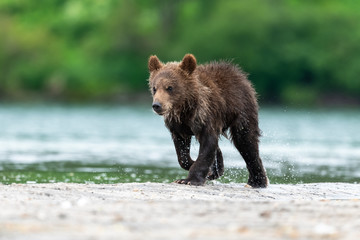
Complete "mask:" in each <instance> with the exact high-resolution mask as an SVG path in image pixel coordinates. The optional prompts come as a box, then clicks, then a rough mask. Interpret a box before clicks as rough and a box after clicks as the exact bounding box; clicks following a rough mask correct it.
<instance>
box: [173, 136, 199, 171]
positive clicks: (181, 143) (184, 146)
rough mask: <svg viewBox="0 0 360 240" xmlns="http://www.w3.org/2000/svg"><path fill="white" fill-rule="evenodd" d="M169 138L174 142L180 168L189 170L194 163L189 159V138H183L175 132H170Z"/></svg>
mask: <svg viewBox="0 0 360 240" xmlns="http://www.w3.org/2000/svg"><path fill="white" fill-rule="evenodd" d="M171 136H172V139H173V141H174V145H175V150H176V155H177V157H178V162H179V164H180V166H181V167H182V168H183V169H185V170H189V169H190V167H191V166H192V165H193V163H194V161H193V160H192V159H191V157H190V144H191V136H186V137H185V138H184V137H181V136H180V135H179V134H178V133H176V132H172V133H171Z"/></svg>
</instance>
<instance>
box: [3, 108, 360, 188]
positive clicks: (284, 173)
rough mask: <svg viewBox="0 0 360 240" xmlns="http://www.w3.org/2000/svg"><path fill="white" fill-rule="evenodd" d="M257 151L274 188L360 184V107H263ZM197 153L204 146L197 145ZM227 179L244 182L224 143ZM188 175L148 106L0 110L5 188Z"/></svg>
mask: <svg viewBox="0 0 360 240" xmlns="http://www.w3.org/2000/svg"><path fill="white" fill-rule="evenodd" d="M260 127H261V129H262V132H263V136H262V138H261V143H260V154H261V156H262V159H263V162H264V165H265V167H266V169H267V172H268V175H269V178H270V182H271V183H308V182H335V181H340V182H350V183H354V182H356V183H359V182H360V110H296V109H281V108H264V109H261V111H260ZM191 147H192V153H191V154H192V156H193V158H196V156H197V151H198V149H199V145H198V144H197V143H196V142H195V141H193V144H192V146H191ZM220 147H221V149H222V152H223V155H224V161H225V168H226V171H225V174H224V176H223V177H221V178H220V179H219V180H218V182H225V183H229V182H230V183H231V182H236V183H238V182H239V183H244V182H246V180H247V170H246V168H245V163H244V161H243V160H242V158H241V156H240V154H239V153H238V152H237V151H236V150H235V148H234V147H233V146H232V145H231V143H230V142H229V141H228V140H227V139H225V138H221V141H220ZM186 176H187V172H186V171H184V170H182V169H181V168H180V167H179V166H178V163H177V158H176V154H175V149H174V146H173V143H172V140H171V137H170V134H169V132H168V130H167V129H166V128H165V126H164V123H163V120H162V118H161V117H159V116H157V115H155V114H154V113H153V112H152V111H151V109H150V105H149V106H104V105H91V106H88V105H86V106H74V105H70V106H65V105H13V104H10V105H9V104H7V105H0V183H5V184H10V183H48V182H50V183H51V182H76V183H118V182H147V181H150V182H172V181H174V180H175V179H178V178H184V177H186Z"/></svg>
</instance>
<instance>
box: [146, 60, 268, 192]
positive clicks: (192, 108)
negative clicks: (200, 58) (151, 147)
mask: <svg viewBox="0 0 360 240" xmlns="http://www.w3.org/2000/svg"><path fill="white" fill-rule="evenodd" d="M148 67H149V71H150V78H149V86H150V90H151V93H152V96H153V104H152V108H153V110H154V111H155V112H156V113H157V114H159V115H162V116H163V117H164V120H165V125H166V127H167V128H168V129H169V130H170V132H171V136H172V139H173V141H174V144H175V149H176V153H177V157H178V161H179V164H180V166H181V167H182V168H184V169H185V170H188V171H189V175H188V177H187V178H186V179H180V180H176V181H175V182H176V183H180V184H189V185H203V184H204V183H205V181H206V180H207V179H209V180H213V179H216V178H218V177H220V176H222V174H223V173H224V163H223V157H222V153H221V150H220V148H219V145H218V140H219V137H220V135H221V134H223V135H224V136H227V132H228V130H229V133H230V138H231V140H232V142H233V144H234V145H235V147H236V148H237V149H238V151H239V152H240V154H241V155H242V157H243V158H244V160H245V162H246V167H247V169H248V171H249V180H248V184H249V185H250V186H252V187H256V188H259V187H261V188H264V187H267V184H268V179H267V177H266V172H265V169H264V167H263V164H262V161H261V159H260V156H259V147H258V143H259V136H260V129H259V126H258V104H257V100H256V93H255V90H254V88H253V87H252V85H251V83H250V82H249V80H247V77H246V74H245V73H244V72H242V71H241V70H240V69H239V68H238V67H237V66H236V65H233V64H231V63H228V62H212V63H209V64H204V65H196V59H195V57H194V56H193V55H191V54H187V55H185V57H184V58H183V60H182V61H181V62H168V63H166V64H164V63H162V62H160V60H159V59H158V58H157V57H156V56H151V57H150V58H149V62H148ZM192 136H195V137H196V139H197V140H198V142H199V143H200V149H199V155H198V157H197V159H196V161H193V160H192V159H191V157H190V143H191V137H192Z"/></svg>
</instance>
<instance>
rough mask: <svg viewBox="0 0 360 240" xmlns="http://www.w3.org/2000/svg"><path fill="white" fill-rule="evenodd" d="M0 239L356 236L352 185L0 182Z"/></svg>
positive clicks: (359, 215)
mask: <svg viewBox="0 0 360 240" xmlns="http://www.w3.org/2000/svg"><path fill="white" fill-rule="evenodd" d="M0 209H1V210H0V211H1V214H0V239H89V240H90V239H139V240H140V239H141V240H142V239H164V240H165V239H166V240H169V239H207V240H208V239H214V240H215V239H341V240H343V239H360V185H359V184H346V183H317V184H297V185H284V184H273V185H270V186H269V188H267V189H252V188H248V187H245V184H208V185H206V186H204V187H194V186H184V185H178V184H160V183H128V184H114V185H109V184H106V185H105V184H99V185H97V184H72V183H54V184H12V185H0Z"/></svg>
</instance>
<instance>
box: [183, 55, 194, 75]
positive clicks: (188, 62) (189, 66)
mask: <svg viewBox="0 0 360 240" xmlns="http://www.w3.org/2000/svg"><path fill="white" fill-rule="evenodd" d="M179 67H180V68H181V69H182V70H184V71H185V72H187V73H188V74H191V73H192V72H193V71H194V70H195V68H196V58H195V57H194V55H192V54H186V55H185V56H184V58H183V60H182V61H181V63H180V65H179Z"/></svg>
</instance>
